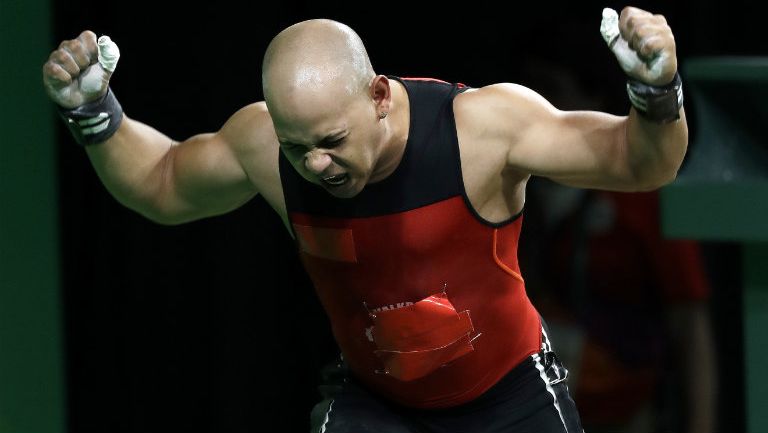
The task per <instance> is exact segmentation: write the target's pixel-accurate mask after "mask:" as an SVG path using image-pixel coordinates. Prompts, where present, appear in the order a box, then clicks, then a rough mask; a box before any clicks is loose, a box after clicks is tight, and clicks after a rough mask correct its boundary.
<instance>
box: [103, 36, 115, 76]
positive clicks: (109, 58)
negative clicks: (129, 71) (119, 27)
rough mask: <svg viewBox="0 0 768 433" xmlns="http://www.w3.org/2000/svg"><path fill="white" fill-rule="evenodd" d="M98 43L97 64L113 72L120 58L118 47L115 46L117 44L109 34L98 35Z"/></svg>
mask: <svg viewBox="0 0 768 433" xmlns="http://www.w3.org/2000/svg"><path fill="white" fill-rule="evenodd" d="M98 44H99V64H100V65H101V67H102V68H104V70H106V71H109V72H114V71H115V68H116V67H117V61H118V60H119V59H120V49H119V48H117V44H116V43H115V42H114V41H112V39H110V38H109V36H102V37H100V38H99V40H98Z"/></svg>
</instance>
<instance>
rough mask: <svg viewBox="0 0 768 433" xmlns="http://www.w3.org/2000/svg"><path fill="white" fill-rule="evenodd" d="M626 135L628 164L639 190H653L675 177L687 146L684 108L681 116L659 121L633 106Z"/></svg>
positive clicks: (627, 123)
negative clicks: (652, 119)
mask: <svg viewBox="0 0 768 433" xmlns="http://www.w3.org/2000/svg"><path fill="white" fill-rule="evenodd" d="M625 134H626V140H627V152H628V159H629V164H630V167H631V169H632V172H633V174H634V177H635V179H636V180H637V183H638V185H640V186H641V189H644V190H652V189H656V188H659V187H661V186H663V185H666V184H667V183H669V182H671V181H673V180H674V179H675V177H676V176H677V171H678V170H679V169H680V165H681V164H682V162H683V158H684V157H685V152H686V150H687V148H688V126H687V124H686V121H685V112H684V111H683V109H680V119H678V120H676V121H674V122H670V123H664V124H659V123H655V122H652V121H649V120H647V119H646V118H644V117H643V116H642V115H640V114H639V113H638V112H637V111H636V110H635V109H634V108H633V109H632V110H631V112H630V114H629V117H628V118H627V122H626V131H625Z"/></svg>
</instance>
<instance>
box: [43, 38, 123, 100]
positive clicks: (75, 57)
mask: <svg viewBox="0 0 768 433" xmlns="http://www.w3.org/2000/svg"><path fill="white" fill-rule="evenodd" d="M119 57H120V50H119V49H118V48H117V45H116V44H115V43H114V42H112V41H111V40H110V39H109V37H107V36H102V37H101V38H99V39H98V40H97V39H96V34H95V33H93V32H92V31H90V30H86V31H84V32H82V33H80V36H78V37H77V39H70V40H66V41H64V42H62V43H61V44H60V45H59V48H58V49H57V50H54V51H53V52H52V53H51V55H50V57H49V58H48V61H47V62H45V64H44V65H43V84H44V86H45V90H46V92H47V93H48V96H49V97H50V98H51V99H52V100H53V101H54V102H55V103H57V104H59V105H60V106H62V107H64V108H75V107H79V106H81V105H83V104H86V103H88V102H91V101H95V100H97V99H99V98H100V97H101V96H103V95H104V94H105V93H106V92H107V87H108V86H109V78H110V77H111V76H112V73H113V72H114V71H115V67H116V66H117V60H118V59H119Z"/></svg>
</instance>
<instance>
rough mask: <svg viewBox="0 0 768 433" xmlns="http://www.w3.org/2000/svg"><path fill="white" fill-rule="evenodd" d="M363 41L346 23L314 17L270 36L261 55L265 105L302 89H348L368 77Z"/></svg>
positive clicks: (351, 90) (360, 85)
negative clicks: (262, 57)
mask: <svg viewBox="0 0 768 433" xmlns="http://www.w3.org/2000/svg"><path fill="white" fill-rule="evenodd" d="M374 75H375V74H374V72H373V68H372V66H371V61H370V59H369V58H368V53H367V52H366V50H365V46H364V45H363V41H362V40H361V39H360V36H358V35H357V33H355V31H354V30H352V29H351V28H350V27H349V26H347V25H345V24H342V23H339V22H337V21H333V20H327V19H314V20H308V21H302V22H300V23H297V24H294V25H292V26H290V27H288V28H286V29H285V30H283V31H282V32H280V33H279V34H278V35H277V36H275V37H274V39H272V41H271V42H270V44H269V46H268V47H267V51H266V53H265V55H264V62H263V65H262V86H263V89H264V99H265V100H266V102H267V105H270V106H274V105H275V102H276V101H282V100H283V99H284V98H292V97H295V96H296V95H297V94H301V93H303V92H318V91H321V90H322V91H328V90H335V91H341V92H344V93H346V94H347V95H352V94H354V93H356V92H359V91H362V90H365V89H366V88H367V85H368V84H369V83H370V81H371V79H373V77H374Z"/></svg>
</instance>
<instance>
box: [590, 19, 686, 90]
mask: <svg viewBox="0 0 768 433" xmlns="http://www.w3.org/2000/svg"><path fill="white" fill-rule="evenodd" d="M600 32H601V33H602V34H603V38H604V39H605V41H606V42H607V43H608V45H609V46H610V47H611V50H613V53H614V54H615V55H616V58H617V59H618V60H619V64H620V65H621V67H622V69H624V72H626V73H627V75H629V76H630V77H632V78H634V79H636V80H639V81H642V82H644V83H646V84H650V85H652V86H663V85H666V84H668V83H669V82H671V81H672V79H673V78H674V76H675V72H677V54H676V52H675V37H674V36H673V35H672V29H671V28H670V27H669V25H668V24H667V20H666V19H665V18H664V16H662V15H654V14H652V13H650V12H646V11H644V10H642V9H638V8H634V7H625V8H624V9H623V10H622V11H621V16H618V14H616V12H615V11H614V10H613V9H605V10H604V11H603V21H602V24H601V26H600Z"/></svg>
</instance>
